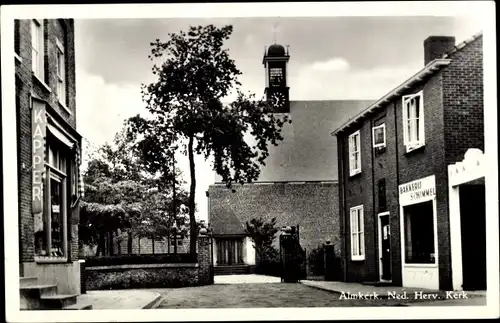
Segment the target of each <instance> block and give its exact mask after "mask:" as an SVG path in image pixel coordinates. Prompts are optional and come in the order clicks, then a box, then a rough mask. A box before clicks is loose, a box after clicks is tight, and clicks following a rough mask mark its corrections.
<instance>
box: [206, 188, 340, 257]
mask: <svg viewBox="0 0 500 323" xmlns="http://www.w3.org/2000/svg"><path fill="white" fill-rule="evenodd" d="M235 189H236V192H234V193H232V192H231V190H229V189H227V188H226V187H225V186H223V185H212V186H210V188H209V196H210V203H209V206H210V207H209V223H211V224H212V223H213V221H214V218H215V217H217V218H218V219H217V221H224V217H228V216H229V215H231V216H233V215H234V216H236V217H237V219H238V221H239V223H240V225H241V230H244V225H245V223H246V221H250V220H251V219H253V218H258V217H261V216H262V218H263V219H264V220H270V219H271V218H273V217H276V220H277V227H278V228H281V227H282V226H295V225H297V224H298V225H299V230H300V244H301V246H302V247H303V248H305V249H306V252H307V254H309V253H310V251H311V250H313V249H314V248H316V247H318V246H319V245H322V244H323V243H325V242H326V241H327V240H330V241H331V242H332V244H334V245H335V254H336V255H337V256H339V255H340V231H339V217H338V184H337V183H336V182H325V183H319V182H302V183H270V184H263V183H254V184H245V185H243V186H239V185H238V186H235ZM242 232H244V231H242ZM275 243H276V245H278V243H279V241H278V239H276V240H275Z"/></svg>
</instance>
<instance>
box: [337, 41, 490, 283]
mask: <svg viewBox="0 0 500 323" xmlns="http://www.w3.org/2000/svg"><path fill="white" fill-rule="evenodd" d="M443 48H447V49H449V46H448V45H447V46H443ZM443 54H444V53H441V57H442V56H443ZM426 55H429V54H426ZM432 55H434V56H433V57H436V55H437V54H436V53H432ZM446 58H447V59H450V60H451V62H450V63H449V65H447V66H445V67H443V68H442V69H441V70H439V71H436V72H434V73H433V74H432V75H430V76H428V77H426V78H421V79H420V80H416V81H415V82H413V83H412V85H411V86H410V87H407V88H406V89H403V90H401V91H400V92H399V93H397V94H395V95H394V96H392V97H391V99H390V100H388V101H387V100H386V102H384V103H383V104H381V105H380V106H379V107H378V109H377V110H374V111H373V112H370V113H368V112H366V113H364V115H363V116H362V117H361V118H360V120H358V121H357V122H353V123H352V124H347V125H346V126H345V127H342V128H340V130H339V131H337V133H336V135H337V140H338V146H339V165H340V166H339V179H340V188H339V197H340V205H341V210H340V214H341V217H342V219H341V223H342V231H343V232H342V237H345V238H344V240H343V241H342V246H343V250H342V251H343V264H344V274H345V277H344V278H345V280H346V281H378V280H379V274H380V273H379V269H378V259H379V255H378V253H379V252H378V240H377V237H378V224H377V222H376V221H377V213H379V212H380V211H381V210H379V209H378V206H379V203H378V202H379V201H378V193H377V183H378V181H379V180H381V179H384V180H385V183H386V201H387V211H389V212H390V216H389V217H390V229H391V263H392V264H391V267H392V282H393V283H394V284H396V285H401V284H402V264H401V259H402V258H401V252H402V251H401V228H400V225H401V223H400V205H399V195H398V194H399V192H398V186H399V185H401V184H404V183H408V182H411V181H414V180H417V179H421V178H424V177H427V176H430V175H435V181H436V214H437V235H438V239H437V241H438V246H437V250H438V255H439V257H438V267H439V288H440V289H451V287H452V283H451V256H450V250H451V249H450V238H449V237H450V231H449V230H450V227H449V215H448V208H449V205H448V175H447V166H448V165H449V164H452V163H455V162H457V161H461V160H462V159H463V156H464V153H465V151H467V149H469V148H479V149H481V150H483V149H484V127H483V82H482V37H481V36H479V37H477V38H475V39H473V40H472V41H470V42H469V43H467V45H465V46H464V47H463V48H460V49H458V50H454V51H453V52H452V53H450V54H449V55H447V56H446ZM420 90H423V107H424V117H425V123H424V127H425V128H424V129H425V146H423V147H421V148H418V149H416V150H414V151H411V152H409V153H407V152H406V148H405V145H404V141H403V115H402V113H403V107H402V96H403V95H407V94H413V93H417V92H419V91H420ZM381 123H385V127H386V147H385V149H384V151H383V152H381V153H379V152H376V150H375V149H374V148H373V144H372V130H371V129H372V127H373V126H377V125H380V124H381ZM357 130H359V131H360V136H361V140H360V144H361V148H360V149H361V165H362V171H361V173H359V174H357V175H354V176H352V177H351V176H350V175H349V166H348V165H349V156H348V151H349V149H348V137H349V135H350V134H352V133H354V132H355V131H357ZM374 192H375V193H374ZM361 204H362V205H363V206H364V232H365V233H364V235H365V259H364V260H363V261H352V260H351V258H350V250H351V249H350V243H351V242H350V239H349V228H350V223H349V209H350V208H351V207H353V206H357V205H361Z"/></svg>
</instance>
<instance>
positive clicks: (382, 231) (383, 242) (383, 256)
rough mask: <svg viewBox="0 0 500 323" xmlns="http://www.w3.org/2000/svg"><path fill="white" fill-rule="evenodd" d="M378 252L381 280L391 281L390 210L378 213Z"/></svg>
mask: <svg viewBox="0 0 500 323" xmlns="http://www.w3.org/2000/svg"><path fill="white" fill-rule="evenodd" d="M378 254H379V273H380V281H381V282H391V281H392V271H391V229H390V221H389V212H383V213H379V214H378Z"/></svg>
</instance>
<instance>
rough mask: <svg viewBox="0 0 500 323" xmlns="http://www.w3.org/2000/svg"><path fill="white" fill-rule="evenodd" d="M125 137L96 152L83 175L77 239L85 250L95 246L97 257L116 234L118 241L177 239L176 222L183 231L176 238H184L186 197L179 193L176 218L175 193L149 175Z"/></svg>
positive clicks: (125, 129)
mask: <svg viewBox="0 0 500 323" xmlns="http://www.w3.org/2000/svg"><path fill="white" fill-rule="evenodd" d="M127 131H128V129H127V128H124V129H122V130H121V131H120V132H119V133H117V135H116V136H115V140H114V142H113V145H111V144H107V143H106V144H104V145H102V146H101V147H99V149H97V152H93V155H92V156H90V160H89V162H88V165H87V169H86V171H85V172H84V182H85V190H86V192H85V198H84V201H82V204H81V212H80V232H79V233H80V234H79V236H80V240H81V241H82V242H83V243H84V244H87V245H95V244H97V245H98V253H99V251H102V249H103V245H104V238H105V237H109V234H115V235H116V240H117V241H123V240H124V239H125V238H126V237H127V236H128V235H129V234H131V235H134V236H138V237H147V238H153V237H155V238H157V239H163V238H165V237H171V236H172V235H173V234H174V231H173V230H172V228H173V227H174V222H175V224H176V225H175V226H177V227H178V228H180V231H178V232H177V234H181V235H182V234H184V235H185V234H186V229H183V227H185V224H186V214H187V212H186V205H187V203H188V201H187V193H186V191H185V190H183V189H182V187H178V188H177V190H176V191H177V194H176V199H175V200H176V210H175V213H174V210H173V203H172V201H173V195H172V191H171V190H169V187H168V186H166V185H163V184H164V181H163V180H162V178H158V176H155V174H152V173H150V172H148V169H146V170H145V162H144V160H143V158H142V156H141V155H139V154H137V151H136V150H134V149H133V146H132V144H131V142H130V141H129V140H128V136H127ZM169 173H172V174H173V173H174V172H173V171H170V172H169ZM177 175H178V176H180V173H179V172H177ZM178 181H179V182H181V183H182V181H180V180H178Z"/></svg>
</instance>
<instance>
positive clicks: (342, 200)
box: [336, 134, 347, 281]
mask: <svg viewBox="0 0 500 323" xmlns="http://www.w3.org/2000/svg"><path fill="white" fill-rule="evenodd" d="M336 136H337V154H338V161H339V164H338V173H339V188H340V191H339V224H340V238H341V243H342V247H341V255H342V256H341V257H342V259H341V261H342V262H343V264H344V265H343V266H342V267H343V273H342V274H343V281H347V240H346V232H345V230H346V229H345V210H344V209H345V180H344V150H343V147H344V140H343V137H341V136H340V134H337V135H336Z"/></svg>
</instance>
